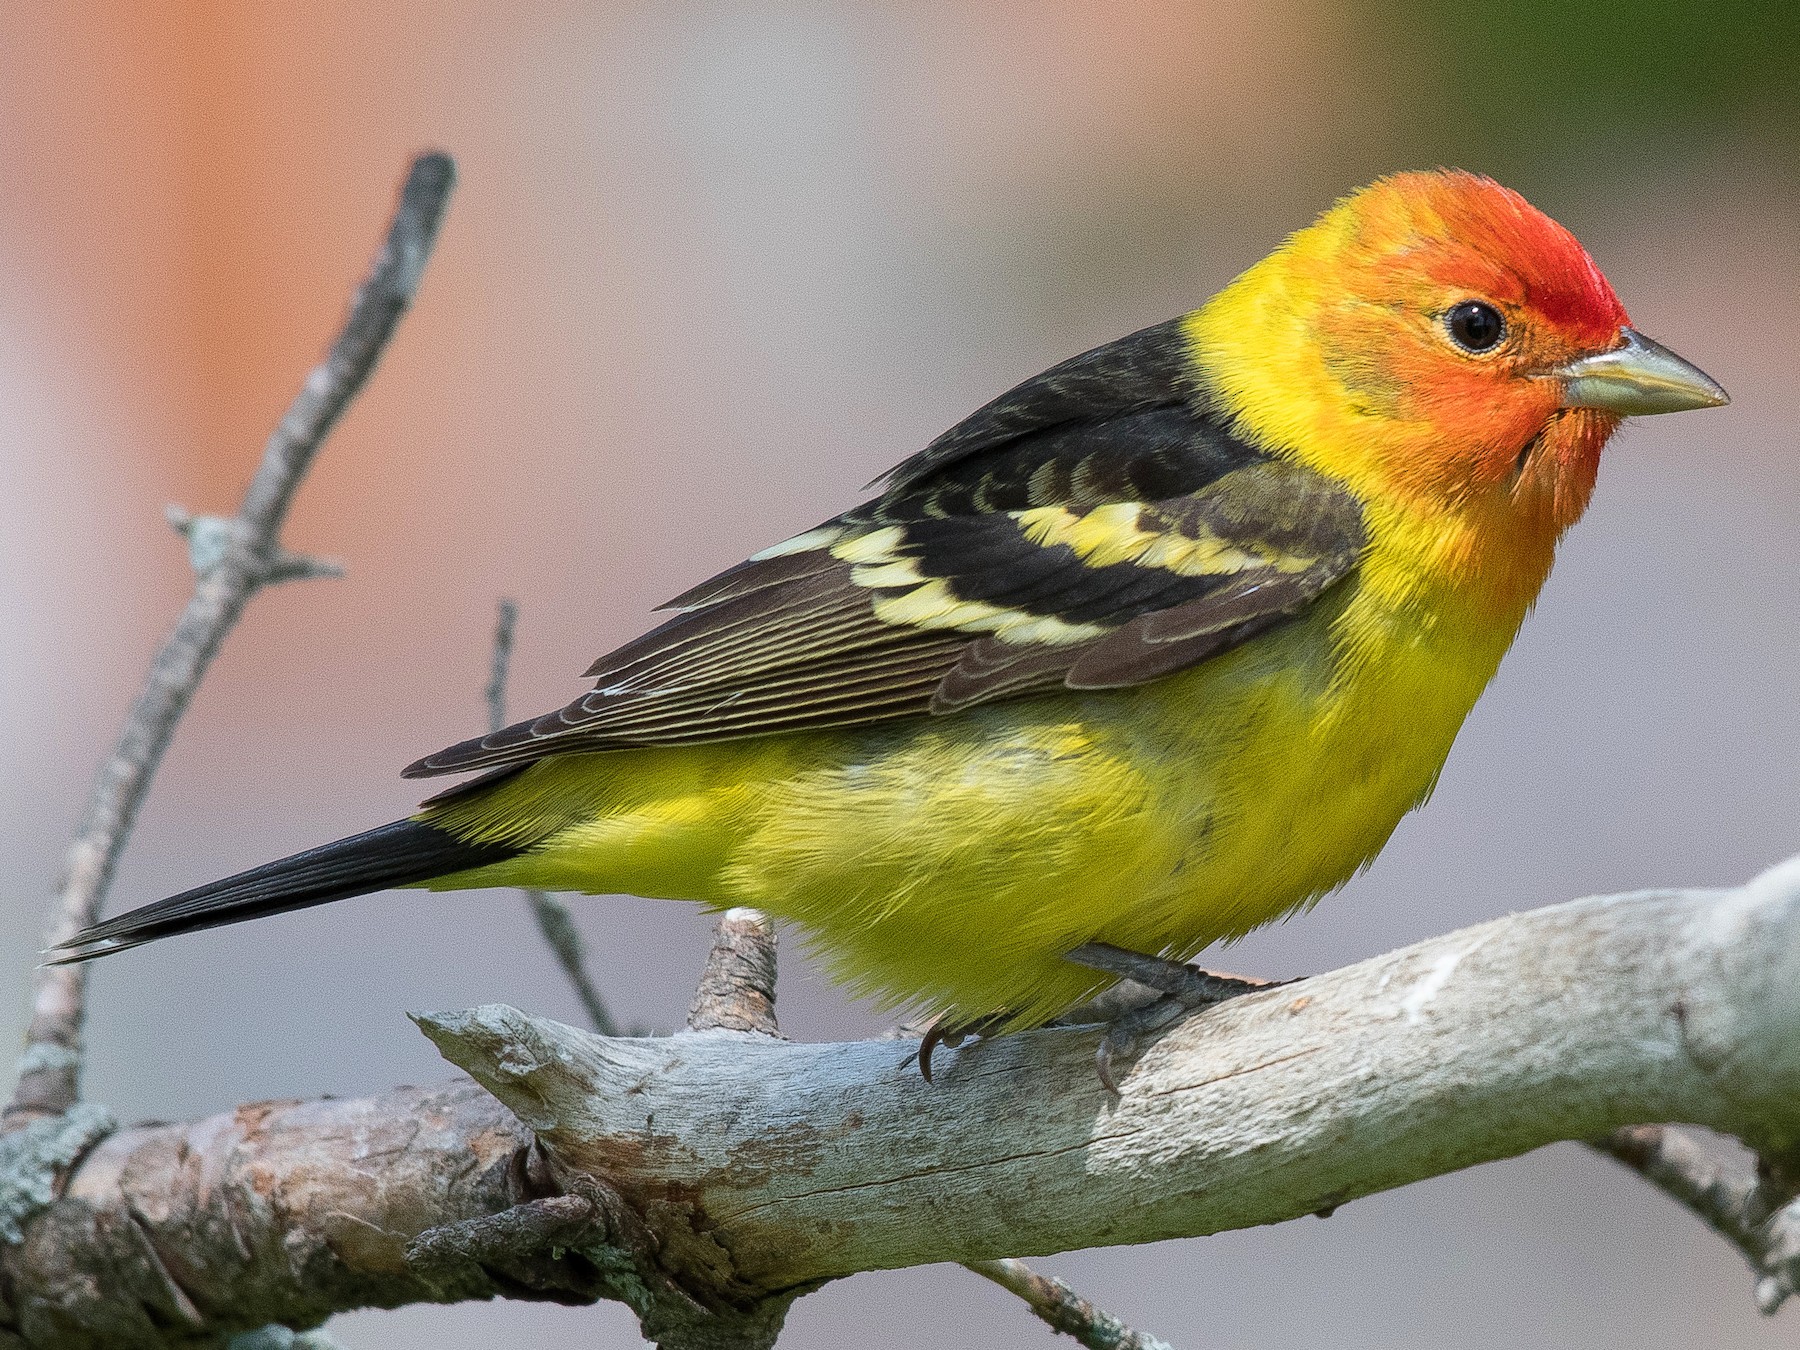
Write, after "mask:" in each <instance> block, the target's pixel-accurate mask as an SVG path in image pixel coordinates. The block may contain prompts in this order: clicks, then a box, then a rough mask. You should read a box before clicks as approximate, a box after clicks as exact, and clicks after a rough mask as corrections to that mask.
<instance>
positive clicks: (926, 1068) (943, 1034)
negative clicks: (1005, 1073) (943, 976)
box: [919, 1013, 1008, 1083]
mask: <svg viewBox="0 0 1800 1350" xmlns="http://www.w3.org/2000/svg"><path fill="white" fill-rule="evenodd" d="M1007 1016H1008V1015H1007V1014H1006V1013H989V1014H988V1015H987V1016H986V1017H977V1018H974V1019H972V1020H971V1021H967V1022H953V1021H951V1020H950V1019H949V1018H948V1017H940V1018H938V1019H937V1020H936V1021H934V1022H933V1023H932V1024H931V1025H930V1026H928V1027H926V1028H925V1034H924V1035H923V1036H921V1037H919V1075H920V1076H921V1077H922V1078H924V1080H925V1081H926V1082H927V1083H929V1082H930V1081H931V1056H932V1052H933V1051H935V1050H936V1049H937V1048H938V1047H939V1046H940V1045H941V1046H945V1047H946V1048H948V1049H951V1050H954V1049H956V1047H957V1046H959V1045H961V1044H962V1043H963V1042H964V1041H966V1040H968V1039H969V1037H971V1036H985V1035H987V1033H988V1032H990V1031H992V1030H994V1028H996V1027H998V1026H1001V1025H1002V1024H1004V1023H1005V1022H1006V1020H1007Z"/></svg>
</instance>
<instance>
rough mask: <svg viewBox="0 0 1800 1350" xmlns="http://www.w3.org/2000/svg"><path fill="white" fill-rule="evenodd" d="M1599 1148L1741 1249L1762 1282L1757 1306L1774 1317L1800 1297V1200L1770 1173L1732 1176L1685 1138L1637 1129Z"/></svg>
mask: <svg viewBox="0 0 1800 1350" xmlns="http://www.w3.org/2000/svg"><path fill="white" fill-rule="evenodd" d="M1593 1147H1594V1148H1596V1149H1598V1150H1600V1151H1601V1152H1602V1153H1605V1154H1608V1155H1610V1156H1611V1157H1613V1158H1616V1159H1617V1160H1618V1161H1619V1162H1622V1163H1624V1164H1625V1166H1627V1167H1629V1168H1630V1169H1631V1170H1632V1171H1634V1172H1636V1173H1637V1174H1638V1175H1639V1176H1641V1177H1643V1178H1644V1179H1645V1180H1646V1181H1648V1182H1650V1183H1651V1184H1652V1185H1654V1186H1656V1187H1657V1188H1658V1189H1659V1190H1661V1191H1662V1192H1663V1193H1664V1194H1665V1195H1668V1196H1670V1197H1671V1198H1672V1199H1674V1200H1677V1201H1679V1202H1680V1203H1681V1204H1682V1205H1684V1206H1686V1208H1687V1209H1689V1210H1691V1211H1692V1212H1693V1213H1694V1214H1695V1215H1696V1216H1698V1217H1699V1218H1700V1219H1701V1220H1702V1221H1703V1222H1705V1223H1706V1224H1707V1226H1708V1227H1710V1228H1711V1229H1712V1230H1713V1231H1714V1232H1715V1233H1717V1234H1718V1235H1719V1236H1720V1237H1722V1238H1724V1239H1725V1240H1726V1241H1727V1242H1729V1243H1730V1244H1731V1245H1732V1246H1734V1247H1736V1248H1737V1249H1738V1251H1739V1253H1741V1254H1742V1256H1743V1258H1744V1259H1745V1260H1746V1261H1748V1262H1749V1263H1750V1269H1751V1270H1752V1271H1753V1272H1754V1273H1755V1275H1756V1306H1757V1307H1758V1308H1759V1309H1761V1310H1762V1311H1763V1312H1764V1313H1765V1314H1768V1313H1774V1312H1775V1311H1776V1310H1777V1309H1779V1308H1780V1307H1781V1305H1782V1304H1783V1303H1785V1302H1786V1301H1787V1300H1788V1298H1789V1297H1791V1296H1792V1295H1793V1294H1794V1293H1795V1292H1796V1290H1797V1289H1800V1200H1796V1199H1795V1195H1794V1190H1793V1188H1792V1187H1791V1186H1789V1185H1785V1184H1783V1183H1782V1182H1780V1181H1778V1180H1776V1179H1774V1178H1773V1177H1772V1176H1770V1175H1768V1174H1767V1169H1762V1170H1761V1171H1760V1172H1756V1171H1752V1170H1751V1169H1750V1168H1749V1167H1747V1166H1746V1167H1740V1168H1735V1169H1734V1168H1732V1167H1731V1166H1730V1164H1729V1163H1728V1162H1727V1161H1726V1160H1725V1159H1723V1158H1721V1157H1719V1156H1718V1155H1717V1154H1716V1153H1714V1152H1713V1151H1712V1150H1710V1149H1708V1148H1707V1147H1706V1146H1705V1145H1703V1144H1701V1143H1700V1142H1699V1141H1698V1140H1695V1139H1693V1138H1691V1137H1690V1136H1688V1135H1687V1134H1684V1133H1682V1132H1680V1131H1678V1130H1670V1129H1667V1128H1665V1127H1664V1126H1661V1125H1633V1126H1629V1127H1627V1128H1626V1129H1623V1130H1615V1131H1613V1133H1611V1134H1609V1135H1607V1136H1606V1137H1605V1138H1603V1139H1597V1140H1595V1141H1594V1142H1593Z"/></svg>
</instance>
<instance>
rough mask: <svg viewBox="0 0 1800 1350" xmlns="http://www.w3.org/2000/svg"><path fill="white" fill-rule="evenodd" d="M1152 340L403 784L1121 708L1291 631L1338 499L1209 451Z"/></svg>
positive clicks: (910, 468) (1078, 371) (984, 434)
mask: <svg viewBox="0 0 1800 1350" xmlns="http://www.w3.org/2000/svg"><path fill="white" fill-rule="evenodd" d="M1182 341H1183V339H1182V337H1181V332H1180V329H1179V327H1178V325H1177V324H1164V325H1159V326H1158V327H1156V328H1152V329H1146V330H1145V331H1144V332H1142V333H1138V334H1134V335H1132V336H1131V337H1129V338H1125V339H1122V340H1121V341H1119V342H1117V343H1113V344H1110V345H1109V346H1108V347H1104V348H1100V349H1098V350H1097V351H1095V352H1089V353H1086V354H1084V355H1083V356H1081V357H1077V358H1075V359H1074V360H1072V361H1070V362H1066V363H1064V365H1062V366H1059V367H1056V368H1053V369H1052V370H1050V371H1047V372H1045V374H1043V375H1040V376H1038V377H1037V378H1036V379H1034V380H1032V381H1028V382H1027V383H1026V384H1024V385H1021V386H1020V387H1019V388H1018V389H1016V390H1013V391H1012V392H1011V393H1009V394H1007V395H1004V396H1003V397H1002V398H1000V399H997V400H995V401H994V402H993V403H992V404H989V405H988V406H987V407H986V408H983V409H981V410H980V411H978V412H977V413H975V414H974V415H972V416H971V417H970V418H969V419H968V420H967V421H965V422H964V423H962V424H960V425H959V427H957V428H953V429H952V431H950V432H947V433H946V434H945V435H944V436H942V437H940V438H939V439H938V440H937V441H935V442H933V444H932V445H931V446H929V447H927V448H926V450H925V451H923V452H921V453H920V454H919V455H917V456H915V457H914V458H913V459H912V460H910V461H908V462H907V463H906V464H903V465H901V466H900V467H899V468H898V469H896V470H895V471H894V472H893V473H892V474H890V475H889V477H888V486H887V489H886V491H885V492H884V493H883V494H882V495H881V496H880V497H878V498H876V499H875V500H874V501H872V502H869V503H868V504H866V505H864V506H862V507H858V508H856V509H855V510H853V511H850V512H846V513H845V514H844V515H842V516H840V517H838V518H837V519H835V520H832V521H828V522H827V523H826V524H824V525H822V526H820V527H819V528H818V529H815V530H811V531H808V532H807V533H805V534H803V535H800V536H797V537H796V538H794V539H791V540H788V541H787V542H786V543H784V544H778V545H776V546H775V547H774V548H771V549H768V550H765V551H764V552H763V553H761V554H758V555H757V556H755V557H753V558H751V559H750V560H749V561H747V562H745V563H743V564H740V565H739V566H738V567H735V568H732V569H730V570H728V571H726V572H724V573H722V574H720V575H719V576H717V577H715V578H713V579H712V580H710V581H708V582H706V583H704V584H703V585H701V586H698V587H696V588H694V589H693V590H691V591H689V592H688V593H687V594H685V595H683V596H680V597H678V598H677V599H676V600H674V601H671V602H670V605H669V606H668V608H672V609H674V610H676V611H677V612H676V613H675V614H674V616H673V617H672V618H670V619H669V620H668V621H667V622H665V623H663V624H662V625H661V626H660V627H658V628H656V629H654V630H652V631H651V632H649V633H647V634H645V635H644V636H643V637H641V638H638V639H637V640H636V641H634V642H630V643H627V644H626V645H625V646H623V647H621V648H619V649H618V650H616V651H614V652H612V653H610V654H609V655H607V656H605V657H602V658H601V659H600V660H599V661H597V662H595V663H594V665H593V667H592V668H590V670H589V671H588V674H589V675H591V676H594V677H596V679H597V681H598V683H597V685H596V687H595V688H594V690H593V691H592V692H591V693H589V694H587V695H585V696H584V697H582V698H580V699H578V700H576V701H575V702H574V703H571V704H570V705H569V706H568V707H566V708H563V709H561V710H560V711H558V712H554V713H550V714H548V715H547V716H544V717H539V718H535V719H533V720H531V721H527V722H521V723H519V724H517V725H515V726H511V727H508V728H506V729H504V730H502V731H498V732H495V733H493V734H491V735H488V736H483V737H479V738H477V739H473V740H469V741H464V742H462V743H460V744H458V745H454V746H451V747H449V748H448V749H446V750H443V751H440V752H439V753H438V754H435V755H431V756H428V757H426V758H425V759H422V760H420V761H418V762H417V763H416V764H414V765H412V766H410V767H409V768H408V769H407V770H406V772H407V774H408V776H411V777H419V776H425V775H431V774H441V773H459V772H466V771H470V770H476V769H488V770H501V769H505V768H507V767H513V766H518V765H521V764H524V763H528V762H530V761H532V760H535V759H538V758H540V757H542V756H544V755H548V754H557V753H563V752H567V751H577V750H604V749H614V748H622V747H625V746H641V745H670V744H681V743H687V742H696V741H711V740H723V739H728V738H733V737H741V736H753V735H763V734H769V733H774V732H783V731H795V730H800V729H809V728H824V727H841V726H848V725H854V724H858V723H865V722H872V721H880V720H885V719H889V718H895V717H906V716H913V715H920V714H940V715H941V714H949V713H954V712H955V711H957V710H958V709H962V708H966V707H969V706H971V705H974V704H978V703H984V702H991V701H993V700H996V699H1003V698H1017V697H1025V696H1029V695H1032V694H1037V693H1042V692H1044V691H1047V690H1054V689H1058V688H1063V689H1067V688H1077V689H1097V688H1113V687H1120V686H1125V685H1133V684H1139V683H1142V682H1144V681H1146V680H1152V679H1156V678H1158V677H1159V676H1163V675H1167V674H1170V673H1173V672H1174V671H1177V670H1181V669H1185V668H1187V667H1190V666H1192V665H1194V664H1196V663H1197V662H1200V661H1203V660H1205V659H1206V658H1208V657H1209V656H1212V655H1214V654H1216V653H1218V652H1220V651H1223V650H1225V649H1227V648H1229V647H1232V646H1234V645H1236V644H1238V643H1241V642H1243V641H1245V640H1247V639H1248V638H1249V637H1251V636H1254V635H1255V634H1257V633H1260V632H1263V631H1266V630H1267V629H1269V628H1270V627H1272V626H1273V625H1275V624H1278V623H1280V622H1282V621H1283V620H1285V619H1287V618H1289V617H1291V616H1293V615H1295V614H1297V613H1299V612H1301V611H1302V610H1304V609H1305V608H1306V606H1307V605H1308V604H1309V603H1310V602H1311V601H1312V600H1313V599H1314V598H1316V597H1317V596H1318V595H1319V594H1320V593H1321V592H1323V591H1324V590H1325V589H1326V588H1327V587H1329V586H1331V585H1332V584H1333V583H1334V582H1336V581H1338V580H1339V579H1340V578H1342V577H1344V576H1345V575H1346V574H1347V573H1348V572H1350V571H1351V569H1352V568H1353V567H1354V566H1355V564H1356V560H1357V557H1358V555H1359V554H1360V551H1361V548H1362V542H1363V532H1362V522H1361V516H1360V512H1359V510H1358V507H1357V504H1356V502H1355V500H1354V499H1353V498H1352V497H1350V496H1349V494H1348V493H1346V492H1345V491H1344V490H1343V489H1342V488H1341V487H1340V486H1338V485H1337V484H1335V483H1334V482H1332V481H1331V480H1328V479H1325V478H1323V477H1321V476H1319V475H1317V474H1314V473H1312V472H1311V471H1309V470H1307V469H1304V468H1302V467H1300V466H1299V465H1296V464H1293V463H1291V462H1288V461H1285V460H1280V459H1275V458H1272V457H1270V456H1268V455H1266V454H1264V453H1263V452H1261V451H1258V450H1256V449H1255V448H1253V447H1251V446H1248V445H1246V444H1244V443H1243V442H1241V441H1239V440H1237V439H1235V438H1234V437H1233V436H1231V435H1230V434H1229V433H1228V431H1227V430H1226V429H1225V428H1224V427H1223V426H1222V425H1221V424H1220V423H1219V421H1218V420H1217V419H1215V418H1212V417H1211V416H1209V415H1208V413H1207V412H1206V410H1205V403H1204V398H1203V396H1202V395H1200V394H1199V393H1198V392H1197V391H1194V390H1192V389H1189V388H1187V387H1185V386H1184V385H1183V383H1182V380H1183V376H1182V372H1183V371H1184V370H1185V369H1186V368H1187V365H1186V362H1185V361H1184V360H1183V359H1182V352H1181V350H1180V344H1181V342H1182Z"/></svg>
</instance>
